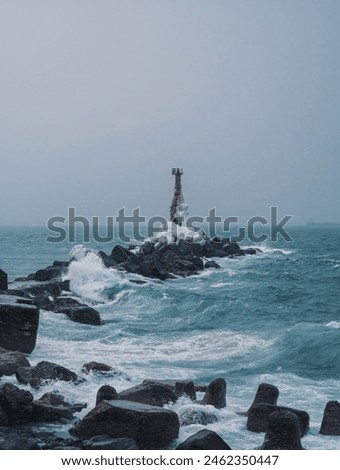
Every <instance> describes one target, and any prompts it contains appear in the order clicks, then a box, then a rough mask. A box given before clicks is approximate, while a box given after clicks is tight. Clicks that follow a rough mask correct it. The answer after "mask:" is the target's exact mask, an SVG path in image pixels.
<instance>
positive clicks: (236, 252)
mask: <svg viewBox="0 0 340 470" xmlns="http://www.w3.org/2000/svg"><path fill="white" fill-rule="evenodd" d="M223 250H224V251H225V253H226V254H227V255H228V256H244V255H245V253H244V250H242V248H241V247H240V245H239V244H238V243H236V242H233V241H231V242H229V243H226V244H225V245H223Z"/></svg>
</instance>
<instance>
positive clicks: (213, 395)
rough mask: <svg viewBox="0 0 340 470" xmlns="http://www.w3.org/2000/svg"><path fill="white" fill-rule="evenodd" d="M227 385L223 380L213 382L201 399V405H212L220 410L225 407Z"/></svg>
mask: <svg viewBox="0 0 340 470" xmlns="http://www.w3.org/2000/svg"><path fill="white" fill-rule="evenodd" d="M226 394H227V384H226V381H225V380H224V379H221V378H219V379H215V380H213V381H212V382H211V383H210V384H209V385H208V388H207V391H206V392H205V395H204V397H203V399H202V404H203V405H213V406H214V407H215V408H218V409H221V408H224V407H225V406H226Z"/></svg>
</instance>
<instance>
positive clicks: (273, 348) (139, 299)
mask: <svg viewBox="0 0 340 470" xmlns="http://www.w3.org/2000/svg"><path fill="white" fill-rule="evenodd" d="M47 234H48V232H47V229H46V228H43V227H41V228H39V227H35V228H32V227H30V228H25V227H21V228H5V227H1V228H0V240H1V245H0V267H1V268H2V269H3V270H4V271H6V272H7V273H8V276H9V281H10V282H11V284H10V286H9V287H10V288H13V287H15V286H16V285H19V284H20V282H17V281H15V279H16V278H18V277H20V276H27V275H28V274H29V273H31V272H34V271H36V270H37V269H40V268H43V267H45V266H47V265H50V264H52V263H53V261H54V260H68V259H69V252H70V250H71V249H72V247H73V246H75V245H76V244H77V243H78V242H76V243H73V244H69V243H67V242H63V243H47V242H46V236H47ZM289 234H290V236H291V237H292V239H293V241H291V242H287V241H284V240H282V239H279V240H278V241H276V242H269V241H268V242H265V243H260V244H253V243H251V242H249V241H244V242H242V243H240V245H241V246H242V247H249V246H256V247H258V248H260V249H261V250H262V253H259V254H257V255H256V256H245V257H240V258H235V259H230V258H223V259H216V261H217V262H218V264H220V266H221V269H207V270H204V271H203V272H202V273H201V274H199V275H197V276H193V277H189V278H185V279H184V278H178V279H174V280H166V281H164V282H160V281H157V280H152V279H147V283H146V284H135V283H131V282H130V281H129V279H130V278H131V277H136V276H133V275H129V274H127V273H124V272H119V271H117V270H115V269H113V268H112V269H106V268H105V267H104V266H103V265H102V263H101V261H100V259H99V258H98V257H97V256H96V254H95V253H96V252H98V251H99V250H103V251H106V252H107V253H109V252H110V251H111V249H112V247H113V244H112V243H107V244H99V243H98V242H95V241H92V242H91V243H89V244H87V246H88V248H91V249H92V250H93V253H91V254H90V255H87V256H86V257H85V258H84V259H82V260H80V261H75V262H73V263H72V264H71V265H70V269H69V272H68V274H67V277H68V278H69V279H70V282H71V289H72V291H73V292H74V293H75V294H77V295H79V296H81V297H82V299H83V301H84V302H86V303H88V304H89V305H93V306H94V307H95V308H96V309H97V310H98V311H99V312H100V315H101V317H102V319H103V320H104V324H103V325H101V326H91V325H84V324H79V323H74V322H71V321H70V320H69V319H68V318H67V317H66V315H63V314H55V313H52V312H47V311H44V310H42V311H41V317H40V325H39V331H38V339H37V345H36V348H35V350H34V351H33V353H32V354H31V355H30V356H29V360H30V362H31V364H32V365H35V364H36V363H38V362H39V361H41V360H48V361H52V362H56V363H58V364H60V365H63V366H65V367H68V368H69V369H71V370H73V371H75V372H76V373H78V374H79V375H82V372H81V368H82V365H83V364H84V363H86V362H90V361H98V362H104V363H107V364H109V365H111V366H113V367H114V369H115V371H116V372H117V373H116V374H115V375H114V376H112V377H110V378H105V377H101V376H98V375H96V374H94V373H93V374H90V375H89V376H87V381H86V382H84V383H81V384H79V385H77V386H75V385H73V384H70V383H60V382H58V383H54V384H50V385H47V386H45V387H42V388H41V389H40V390H39V391H34V390H33V391H32V390H31V389H30V391H31V392H32V393H33V394H35V396H37V397H40V396H41V395H43V394H44V393H45V392H47V391H51V390H58V391H59V392H60V393H62V394H63V395H64V396H65V398H66V399H67V400H68V401H71V402H78V403H79V402H88V403H89V407H88V409H87V410H83V411H82V412H81V413H79V417H82V416H83V415H84V414H85V413H86V412H87V411H88V410H89V408H91V403H92V404H93V405H94V402H95V396H96V392H97V390H98V388H99V387H100V386H101V385H103V384H104V383H110V384H111V385H113V386H114V387H115V388H116V389H117V390H118V391H120V390H123V389H124V388H128V387H130V386H132V385H135V384H137V383H140V382H141V381H142V380H143V379H147V378H150V379H192V380H194V381H195V382H199V383H202V382H204V383H205V382H209V381H211V380H213V379H215V378H217V377H223V378H224V379H225V380H226V381H227V386H228V390H227V407H226V408H225V409H223V410H214V409H213V410H212V412H214V413H215V414H216V416H217V417H218V421H217V422H216V423H213V424H209V425H208V427H209V428H210V429H212V430H214V431H216V432H218V433H219V434H220V435H221V436H222V437H223V438H224V439H225V440H226V442H228V444H229V445H230V446H231V447H232V448H234V449H251V448H255V447H257V446H259V445H261V444H262V442H263V438H264V435H263V434H256V433H251V432H249V431H247V429H246V418H244V417H242V416H241V415H239V414H238V413H237V412H240V411H245V410H247V409H248V408H249V406H250V404H251V402H252V400H253V397H254V394H255V392H256V389H257V386H258V385H259V384H260V383H261V382H267V383H270V384H273V385H276V386H277V387H278V388H279V390H280V395H279V400H278V403H279V404H280V405H284V406H290V407H294V408H299V409H302V410H305V411H307V412H308V413H309V415H310V430H309V432H308V433H307V435H306V436H305V437H304V438H303V439H302V445H303V446H304V447H305V448H307V449H340V437H336V436H333V437H326V436H322V435H320V434H319V429H320V424H321V420H322V415H323V411H324V407H325V405H326V403H327V402H328V401H330V400H339V399H340V289H339V282H340V252H339V245H340V228H339V227H337V226H334V227H332V226H327V227H326V226H325V227H322V226H305V227H291V228H290V229H289ZM6 380H7V378H6ZM11 380H13V382H14V381H15V379H14V378H9V381H11ZM22 388H25V387H24V386H22ZM27 389H29V387H27ZM189 403H190V401H189V399H184V398H183V399H180V400H179V402H177V403H176V404H175V405H172V406H170V408H171V409H174V410H178V409H179V408H180V407H181V406H185V405H187V404H189ZM68 427H69V426H67V425H58V426H56V425H53V426H52V425H50V426H46V429H53V430H56V431H58V432H59V433H60V434H61V435H67V429H68ZM203 427H204V426H202V425H191V426H188V427H182V428H181V431H180V436H179V441H183V440H184V439H185V438H186V437H188V436H189V435H191V434H193V433H194V432H196V431H197V430H199V429H202V428H203Z"/></svg>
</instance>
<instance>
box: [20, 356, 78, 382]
mask: <svg viewBox="0 0 340 470" xmlns="http://www.w3.org/2000/svg"><path fill="white" fill-rule="evenodd" d="M16 377H17V380H18V382H20V383H24V384H30V385H31V387H33V388H39V387H40V386H41V385H44V384H45V383H47V382H49V381H52V380H60V381H63V382H75V383H79V382H82V381H84V379H81V378H80V377H78V375H77V374H76V373H75V372H72V371H70V370H69V369H67V368H66V367H63V366H60V365H58V364H54V363H53V362H48V361H41V362H39V363H38V364H37V365H36V366H34V367H20V368H19V369H18V370H17V372H16Z"/></svg>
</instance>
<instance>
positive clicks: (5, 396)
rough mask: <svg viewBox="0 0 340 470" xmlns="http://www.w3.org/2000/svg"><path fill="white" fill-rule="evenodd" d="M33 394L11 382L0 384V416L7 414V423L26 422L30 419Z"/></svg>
mask: <svg viewBox="0 0 340 470" xmlns="http://www.w3.org/2000/svg"><path fill="white" fill-rule="evenodd" d="M32 402H33V395H32V394H31V393H30V392H28V391H26V390H21V389H20V388H18V387H16V386H15V385H13V384H10V383H5V384H2V385H0V407H1V409H2V413H1V414H2V416H3V417H4V416H7V425H14V424H23V423H28V422H30V421H31V419H32Z"/></svg>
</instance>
